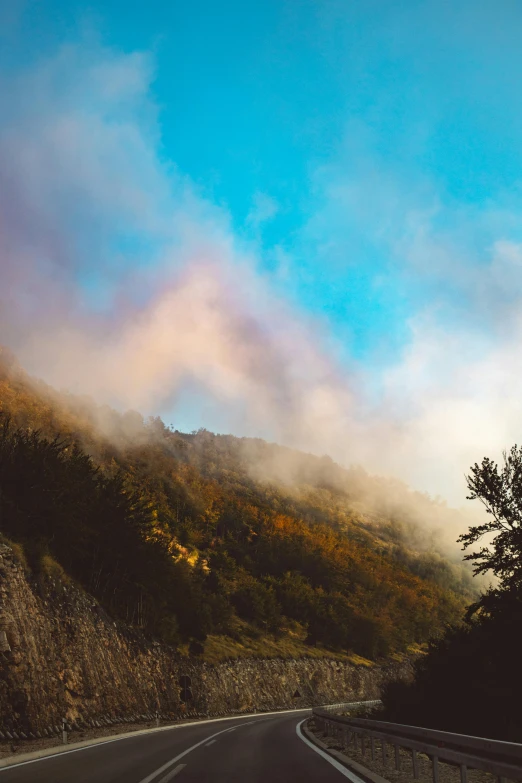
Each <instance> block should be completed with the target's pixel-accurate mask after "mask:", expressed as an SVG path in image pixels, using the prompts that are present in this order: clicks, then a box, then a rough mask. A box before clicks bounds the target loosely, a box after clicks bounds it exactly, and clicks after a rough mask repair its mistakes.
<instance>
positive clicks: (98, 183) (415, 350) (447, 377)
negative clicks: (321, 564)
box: [0, 46, 522, 535]
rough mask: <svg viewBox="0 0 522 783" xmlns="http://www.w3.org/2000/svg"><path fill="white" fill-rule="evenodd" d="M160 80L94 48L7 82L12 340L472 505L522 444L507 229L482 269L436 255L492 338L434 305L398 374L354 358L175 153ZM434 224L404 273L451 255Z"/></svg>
mask: <svg viewBox="0 0 522 783" xmlns="http://www.w3.org/2000/svg"><path fill="white" fill-rule="evenodd" d="M153 78H154V65H153V61H152V60H151V59H150V58H149V57H148V56H147V55H146V54H131V55H124V54H121V53H118V52H114V51H111V50H105V49H102V48H99V47H94V48H92V47H87V46H82V47H66V48H63V49H62V50H61V51H60V52H59V53H58V54H57V55H56V56H54V57H52V58H50V59H48V60H47V61H45V62H40V63H38V64H37V65H36V66H35V67H33V68H32V69H29V70H27V71H26V72H25V73H22V74H20V73H18V74H17V75H16V76H9V77H4V81H3V83H2V84H1V85H0V88H1V89H0V95H1V97H0V342H1V343H4V344H6V345H8V346H9V347H10V348H11V349H12V350H13V351H14V352H15V353H16V355H17V356H18V357H19V359H20V361H21V363H22V364H23V366H24V367H25V368H26V369H27V370H28V372H30V373H31V374H33V375H35V376H37V377H40V378H43V379H44V380H45V381H46V382H48V383H49V384H51V385H53V386H55V387H56V388H58V389H61V390H68V391H71V392H73V393H76V394H82V395H83V394H85V395H91V396H92V397H93V398H94V399H95V400H96V401H97V402H99V403H108V404H110V405H112V406H114V407H116V408H117V409H118V410H121V411H124V410H126V409H129V408H131V409H137V410H140V411H141V412H142V413H143V414H145V415H148V414H161V415H162V416H163V417H164V418H165V420H166V421H169V422H170V421H172V422H174V424H175V426H178V427H180V428H183V421H182V415H183V413H182V412H183V410H186V408H187V405H188V406H190V404H191V400H194V401H196V400H198V401H199V402H198V405H200V407H201V410H202V411H203V412H204V413H205V411H206V412H207V413H208V417H207V418H204V420H202V421H201V426H205V427H208V428H209V429H217V428H219V429H220V430H221V431H225V432H227V431H228V432H231V433H234V434H236V435H252V436H262V437H265V438H267V439H269V440H272V441H276V442H278V443H281V444H283V445H286V446H290V447H293V448H298V449H303V450H305V451H309V452H312V453H313V454H316V455H319V456H320V455H323V454H327V455H330V456H331V457H332V458H333V459H335V460H336V461H338V462H339V463H340V464H342V465H345V466H348V465H351V464H353V463H357V464H361V465H363V466H364V467H365V468H366V469H367V470H369V471H370V472H373V473H378V474H383V475H385V476H391V477H397V478H398V479H401V480H403V481H406V482H408V483H409V484H410V485H412V486H413V487H415V488H416V489H418V490H421V491H427V492H429V493H431V494H434V495H440V496H442V497H444V498H446V499H447V500H448V501H449V502H450V503H452V504H456V505H461V504H463V503H465V494H466V487H465V474H466V472H468V470H469V466H470V465H471V464H472V463H474V462H475V461H480V460H481V459H482V457H483V456H485V455H488V456H492V457H497V458H498V456H499V455H500V453H501V451H502V449H503V448H506V447H509V446H510V445H511V443H512V442H513V441H516V439H517V436H518V432H519V425H520V399H521V392H522V388H521V387H522V374H521V373H518V372H517V368H518V366H519V358H518V357H519V351H520V349H519V346H520V340H521V337H522V322H521V318H520V316H519V314H518V311H519V303H520V295H521V294H522V292H521V291H520V286H519V284H518V282H517V283H516V285H515V286H514V285H513V284H511V283H509V280H510V279H512V280H513V281H515V280H516V281H518V280H519V271H520V265H521V263H522V250H521V249H520V247H518V246H517V245H515V244H513V243H510V242H508V241H507V240H505V239H504V237H503V236H499V238H498V241H497V242H496V243H495V244H494V246H492V248H491V249H490V257H489V259H488V261H487V263H486V264H485V266H484V265H483V267H482V270H481V272H480V273H474V272H472V271H471V270H470V267H469V264H468V263H467V262H464V261H462V263H460V262H459V259H458V258H457V259H456V260H455V258H454V257H453V256H451V258H448V254H447V253H445V254H444V253H442V252H439V257H442V256H443V257H444V259H445V262H444V263H445V266H444V264H442V262H441V265H440V267H439V273H441V274H445V272H444V269H446V274H447V275H448V277H449V276H450V275H452V276H453V278H455V276H457V278H458V277H459V275H460V276H461V277H462V278H463V279H465V280H466V285H468V286H469V287H470V289H471V291H472V301H471V304H470V309H471V310H472V311H473V312H474V313H476V312H477V308H478V309H479V310H480V308H483V309H486V310H487V311H488V312H490V311H491V310H495V312H496V313H497V315H498V316H499V323H498V324H497V327H498V328H496V330H495V332H494V333H492V334H491V335H490V334H488V335H485V334H484V333H481V332H479V331H474V329H473V320H472V319H470V320H468V319H461V320H460V321H459V322H454V323H452V324H451V327H450V328H448V326H447V325H446V324H445V323H444V322H443V321H442V320H441V319H440V318H439V315H438V312H437V308H431V307H430V308H425V309H421V310H420V311H417V312H415V313H413V314H412V316H411V319H409V321H408V332H409V341H408V344H407V345H406V346H405V348H404V349H402V350H400V351H398V352H397V355H396V356H394V357H393V360H392V361H390V358H389V357H386V361H385V362H381V363H379V361H377V360H376V362H375V363H374V364H373V365H371V366H369V365H368V364H364V363H362V362H361V361H359V360H357V359H356V358H352V357H346V355H345V353H344V354H343V352H342V351H340V350H339V344H338V336H337V335H336V334H335V333H334V332H333V330H332V327H331V325H330V324H329V323H328V320H327V319H326V318H319V317H312V316H310V315H309V314H308V313H307V312H305V311H304V310H303V309H300V308H298V307H297V306H296V305H295V303H290V302H289V301H288V300H287V299H285V298H284V297H283V296H282V295H281V293H280V292H279V289H278V288H277V286H276V285H275V283H274V280H273V279H272V278H271V276H270V274H269V273H268V272H266V270H265V269H264V268H263V267H262V265H261V264H260V263H259V258H260V254H262V252H263V250H262V247H261V246H260V245H259V244H258V243H256V242H255V241H254V240H252V239H247V238H246V237H245V235H243V234H242V233H241V232H240V231H238V230H237V228H235V227H233V226H232V221H231V219H230V216H229V215H228V214H227V212H226V210H225V209H224V208H223V207H222V206H216V205H214V204H213V203H212V202H211V201H210V200H209V199H208V198H207V197H206V196H205V195H204V194H202V193H201V192H199V191H198V188H197V187H196V186H195V185H194V184H193V183H191V182H190V180H188V178H187V177H185V176H184V175H183V173H181V172H179V171H177V170H176V168H175V165H174V164H173V163H171V162H169V161H165V160H164V158H163V152H162V147H161V125H160V121H159V117H158V111H157V107H156V106H155V105H154V101H153V99H152V96H151V83H152V80H153ZM384 208H385V206H384V205H383V209H384ZM250 220H251V219H250ZM420 222H421V223H422V229H423V230H422V231H420V228H419V231H416V232H414V237H413V239H412V240H411V241H410V242H409V244H408V246H407V247H405V246H404V244H401V243H400V242H399V240H398V239H397V237H394V238H393V241H394V242H395V244H396V245H397V244H400V245H401V248H402V249H401V252H402V253H403V255H404V256H405V257H406V256H407V257H408V259H409V263H416V264H420V263H421V259H422V256H423V254H424V255H425V256H426V257H431V256H430V253H432V252H433V247H434V246H436V247H437V248H438V249H439V251H440V248H441V246H442V244H443V243H442V240H441V239H440V238H439V237H437V236H436V235H434V233H433V231H434V230H433V229H432V226H430V225H427V224H426V218H425V217H423V218H422V220H421V221H420ZM410 228H411V227H410ZM410 235H411V231H410ZM444 247H445V248H446V250H447V247H446V245H444ZM450 255H451V254H450ZM455 269H456V270H457V271H455ZM499 270H500V274H499ZM280 271H281V270H279V272H280ZM498 281H500V283H499V282H498ZM500 308H502V313H501V317H500ZM376 389H377V391H376ZM255 469H259V466H257V467H256V466H254V470H255ZM392 494H393V493H390V496H391V495H392ZM423 513H424V512H423ZM452 535H453V533H452Z"/></svg>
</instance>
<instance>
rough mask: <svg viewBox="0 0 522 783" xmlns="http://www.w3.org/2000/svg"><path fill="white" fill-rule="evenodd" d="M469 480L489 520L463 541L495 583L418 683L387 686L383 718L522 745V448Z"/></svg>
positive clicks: (431, 655)
mask: <svg viewBox="0 0 522 783" xmlns="http://www.w3.org/2000/svg"><path fill="white" fill-rule="evenodd" d="M467 482H468V487H469V490H470V494H469V498H468V499H470V500H476V499H478V500H480V501H482V503H483V504H484V506H485V509H486V511H487V514H488V519H487V520H486V521H485V523H484V524H482V525H478V526H474V527H471V528H470V529H469V531H468V532H467V533H466V534H464V535H462V536H461V537H460V542H461V543H462V544H463V548H464V549H465V550H466V551H467V552H468V554H467V555H466V559H467V560H469V561H470V562H471V563H473V565H474V569H475V573H476V574H477V575H481V574H488V573H489V574H493V576H494V577H495V580H496V581H495V585H494V586H491V587H490V588H489V589H488V590H486V591H485V592H483V593H482V595H481V596H480V597H479V599H478V600H476V601H474V602H473V603H471V604H470V606H469V607H468V609H467V613H466V618H465V622H464V623H463V624H459V625H453V626H451V627H450V628H448V630H447V632H446V633H445V635H444V636H442V637H441V638H439V639H436V640H433V641H432V642H431V643H430V646H429V649H428V652H427V654H426V655H424V656H421V657H420V658H419V659H418V660H417V663H416V672H415V680H414V681H413V682H412V683H410V684H405V683H398V682H395V683H391V684H390V685H389V686H388V687H387V689H386V692H385V694H384V697H383V700H384V711H383V715H382V717H383V718H384V719H385V720H391V721H396V722H400V723H409V724H415V725H420V726H426V727H431V728H437V729H442V730H447V731H453V732H459V733H463V734H471V735H477V736H483V737H491V738H497V739H502V740H509V741H513V742H520V741H521V737H522V713H521V710H520V704H521V699H522V676H521V668H520V650H521V639H522V636H521V633H522V631H521V629H522V448H521V447H519V446H513V448H512V449H511V450H510V451H509V452H508V453H505V454H504V460H503V464H502V465H501V466H499V465H497V464H496V463H495V462H493V461H492V460H491V459H489V458H485V459H484V460H483V461H482V463H481V464H480V465H478V464H475V465H474V466H473V467H472V468H471V473H470V475H469V476H468V479H467ZM478 543H480V548H478V549H476V548H473V549H472V547H475V545H476V544H478Z"/></svg>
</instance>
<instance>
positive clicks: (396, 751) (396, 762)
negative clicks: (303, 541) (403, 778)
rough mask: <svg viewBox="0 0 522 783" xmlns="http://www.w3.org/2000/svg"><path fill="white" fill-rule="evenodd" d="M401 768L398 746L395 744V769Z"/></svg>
mask: <svg viewBox="0 0 522 783" xmlns="http://www.w3.org/2000/svg"><path fill="white" fill-rule="evenodd" d="M400 768H401V756H400V748H399V746H398V745H395V769H400Z"/></svg>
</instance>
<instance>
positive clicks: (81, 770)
mask: <svg viewBox="0 0 522 783" xmlns="http://www.w3.org/2000/svg"><path fill="white" fill-rule="evenodd" d="M305 715H306V713H304V712H303V711H296V712H292V713H281V714H275V715H274V714H272V715H257V716H250V717H246V718H237V719H236V718H234V719H233V720H217V721H210V722H206V723H199V724H198V723H196V724H190V725H185V726H176V727H173V728H172V729H167V730H165V731H160V732H152V733H150V734H140V735H138V736H132V735H130V736H128V737H126V738H124V739H119V740H114V741H111V742H105V743H103V744H101V745H91V746H88V747H85V748H81V749H78V750H73V751H71V752H66V753H61V754H58V755H56V756H47V757H45V758H42V759H38V760H37V761H32V762H28V763H22V764H19V765H17V766H13V767H7V768H4V769H1V770H0V783H170V781H172V783H292V781H298V783H318V782H319V781H321V783H342V781H343V780H344V781H345V780H346V779H347V778H348V779H349V780H351V781H352V783H360V781H359V779H358V778H356V776H355V775H353V774H352V773H350V772H348V770H344V769H343V768H341V767H340V765H338V764H337V763H336V762H334V764H336V766H334V765H333V764H332V763H331V762H329V761H328V760H327V759H325V758H323V756H322V755H321V754H320V752H317V751H316V750H314V749H313V748H311V747H310V746H309V745H308V744H307V743H306V741H305V740H303V738H302V737H301V736H300V730H299V724H300V723H301V721H302V720H303V718H304V717H305Z"/></svg>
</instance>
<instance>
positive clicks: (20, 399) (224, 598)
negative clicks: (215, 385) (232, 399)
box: [0, 352, 471, 658]
mask: <svg viewBox="0 0 522 783" xmlns="http://www.w3.org/2000/svg"><path fill="white" fill-rule="evenodd" d="M103 433H104V434H103ZM246 446H248V448H249V450H250V451H249V452H248V453H247V452H246V451H245V448H246ZM278 449H279V447H276V446H271V445H269V444H266V443H264V442H263V441H255V442H254V441H253V442H250V443H247V442H246V441H242V440H240V439H237V438H233V437H231V436H214V435H212V434H211V433H208V432H206V431H200V432H199V433H192V434H190V435H187V434H182V433H179V432H177V431H173V430H172V429H171V428H167V427H165V426H164V424H163V422H162V421H161V420H159V419H150V420H148V421H146V422H144V421H143V419H142V417H141V416H140V415H139V414H137V413H135V412H129V413H126V414H123V415H122V414H118V413H117V412H115V411H113V410H111V409H109V408H107V407H104V408H100V407H98V406H96V405H94V403H93V402H92V401H90V400H85V399H82V398H74V397H71V396H68V395H59V394H57V393H55V392H54V391H53V390H51V389H49V388H48V387H46V386H45V385H44V384H42V383H39V382H35V381H32V380H30V379H29V378H28V377H27V376H26V375H25V373H24V372H23V371H22V370H21V369H20V368H19V367H18V365H17V364H16V362H15V361H14V360H13V359H12V358H10V357H9V356H7V355H6V353H5V352H4V355H3V358H2V356H1V355H0V529H1V532H2V534H3V535H4V536H5V537H7V538H8V539H9V540H12V541H15V542H18V543H19V544H21V545H23V548H24V551H25V553H26V557H27V560H28V564H29V567H30V568H31V570H32V571H33V573H34V575H35V578H37V577H38V574H39V571H40V570H41V567H42V565H41V564H42V562H44V559H45V557H48V556H51V557H52V558H54V559H55V560H56V561H57V562H58V563H59V564H60V565H61V566H62V567H63V569H64V570H65V572H66V573H67V574H68V575H69V576H70V577H71V578H73V579H74V580H76V581H77V582H78V583H79V584H81V585H82V586H83V587H84V588H85V590H87V591H88V592H90V593H91V594H92V595H93V596H94V597H95V598H96V599H97V600H98V601H99V603H100V605H101V606H102V607H104V608H105V610H106V611H107V612H109V613H110V614H112V615H113V616H115V617H119V618H121V619H123V620H125V621H127V622H128V623H131V624H134V625H137V626H139V627H141V628H142V629H143V630H144V631H145V632H147V633H150V634H153V635H156V636H158V637H160V638H163V639H165V640H167V641H169V642H170V643H172V644H182V643H187V642H190V643H191V644H192V649H193V650H195V651H198V650H200V649H203V645H204V642H205V639H206V637H207V635H208V634H224V635H227V634H228V635H230V636H234V634H235V635H237V634H238V623H237V620H238V618H239V620H241V623H242V625H241V628H242V629H243V630H242V631H240V632H241V633H245V630H244V629H245V628H248V629H250V631H249V632H251V633H257V634H260V635H263V634H264V635H274V636H278V635H281V634H285V633H286V632H287V631H288V629H289V628H293V629H294V631H295V629H296V628H297V629H302V632H303V638H304V639H305V641H306V644H308V645H309V646H310V647H312V646H313V647H315V648H316V647H317V646H319V647H321V648H324V649H326V650H331V651H343V652H346V651H352V652H355V653H358V654H359V655H362V656H365V657H367V658H379V657H382V656H386V655H388V654H390V653H391V652H393V651H400V650H405V649H406V648H407V647H408V646H409V645H411V644H412V643H420V642H423V641H425V640H426V639H428V638H429V637H430V636H431V635H433V634H437V633H439V632H440V631H441V630H442V629H443V628H444V627H445V625H446V624H447V623H449V622H454V621H456V620H458V619H459V618H460V616H461V613H462V608H463V606H464V604H465V603H466V601H469V599H470V596H471V593H470V587H469V585H470V580H469V575H468V574H467V572H466V571H464V570H462V568H461V567H460V566H456V565H455V564H451V563H449V562H448V561H447V560H445V559H444V557H443V556H441V554H440V553H437V552H435V551H430V550H429V548H428V549H426V550H425V551H423V552H420V551H418V550H416V549H415V548H412V547H411V546H409V545H408V540H407V532H408V530H412V529H413V528H412V525H413V526H414V521H412V520H411V519H407V520H405V521H404V523H402V522H401V520H400V519H398V517H397V514H395V515H394V516H393V518H391V517H387V516H386V513H384V512H383V513H380V514H378V515H377V516H375V514H373V516H371V517H370V516H369V515H365V513H364V511H361V510H360V509H359V510H356V509H355V505H356V504H355V503H354V496H355V495H354V493H355V492H356V486H357V482H358V481H360V480H361V472H360V471H357V470H354V471H352V472H350V471H345V470H343V469H341V468H339V466H336V465H334V463H332V462H331V461H329V460H319V459H318V458H316V457H311V456H309V455H300V456H299V460H300V462H299V465H300V468H299V470H300V475H299V476H298V477H297V478H296V480H295V481H293V482H291V483H289V482H286V483H285V482H283V481H279V482H278V481H277V480H275V479H273V478H269V479H266V478H263V477H259V476H257V475H256V473H255V469H254V468H255V466H256V465H258V464H259V460H258V462H257V463H256V460H255V459H254V456H255V455H256V454H257V455H258V456H257V457H256V459H258V457H259V453H261V452H262V453H263V454H265V456H266V455H267V454H268V455H271V456H274V458H276V457H277V458H278V459H279V458H280V456H281V454H282V453H283V450H279V451H278ZM253 466H254V467H253ZM365 480H366V481H370V479H368V478H366V479H365ZM370 483H371V482H370ZM413 538H415V537H414V536H413Z"/></svg>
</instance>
